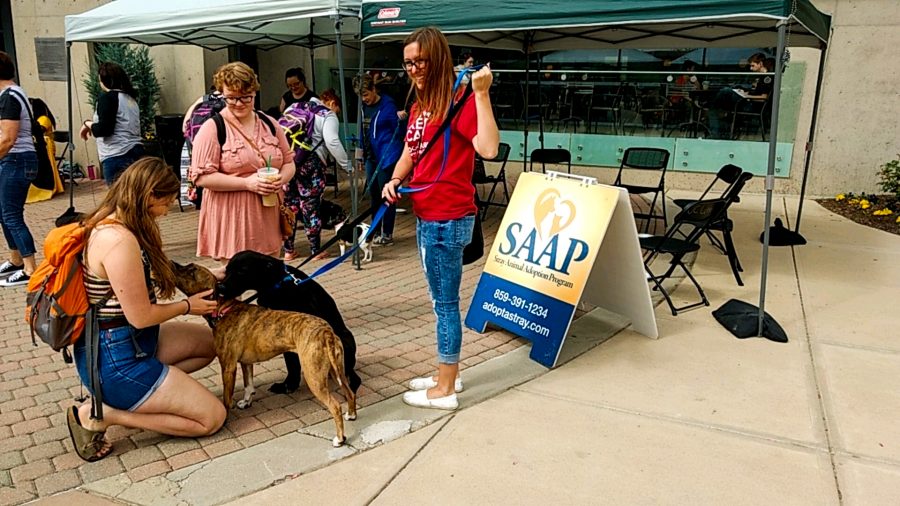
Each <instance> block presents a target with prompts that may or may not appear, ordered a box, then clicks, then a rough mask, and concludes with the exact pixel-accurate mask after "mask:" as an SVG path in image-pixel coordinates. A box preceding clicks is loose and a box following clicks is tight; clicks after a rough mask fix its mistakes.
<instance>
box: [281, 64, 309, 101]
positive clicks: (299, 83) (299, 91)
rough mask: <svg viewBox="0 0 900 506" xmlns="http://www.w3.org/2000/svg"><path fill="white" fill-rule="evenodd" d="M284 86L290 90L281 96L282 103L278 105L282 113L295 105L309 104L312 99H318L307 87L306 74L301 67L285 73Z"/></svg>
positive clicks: (290, 69)
mask: <svg viewBox="0 0 900 506" xmlns="http://www.w3.org/2000/svg"><path fill="white" fill-rule="evenodd" d="M284 84H286V85H287V87H288V90H287V91H286V92H284V95H282V96H281V103H280V104H279V105H278V110H279V111H280V112H284V110H285V109H287V108H288V106H290V105H291V104H293V103H296V102H309V101H310V99H313V98H315V97H316V94H315V93H313V91H312V90H311V89H309V88H307V87H306V74H304V73H303V69H301V68H300V67H294V68H289V69H287V72H285V73H284Z"/></svg>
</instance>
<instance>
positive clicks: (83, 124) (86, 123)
mask: <svg viewBox="0 0 900 506" xmlns="http://www.w3.org/2000/svg"><path fill="white" fill-rule="evenodd" d="M88 121H90V120H89V119H86V120H84V123H82V124H81V125H82V126H84V127H86V128H91V127H89V126H88Z"/></svg>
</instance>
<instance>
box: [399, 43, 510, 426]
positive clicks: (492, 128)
mask: <svg viewBox="0 0 900 506" xmlns="http://www.w3.org/2000/svg"><path fill="white" fill-rule="evenodd" d="M403 66H404V67H405V68H406V71H407V72H408V73H409V76H410V78H412V81H413V88H412V89H411V90H410V92H411V93H412V92H415V95H416V103H415V105H413V107H412V110H411V111H410V119H409V127H408V128H407V130H406V139H405V144H406V145H405V147H404V149H403V154H402V155H401V156H400V160H399V161H398V162H397V165H396V167H394V174H393V176H392V177H391V179H390V180H389V181H388V182H387V184H385V185H384V189H383V193H382V196H383V197H384V198H386V199H387V200H388V202H390V203H394V202H396V201H397V199H398V198H399V193H398V187H399V186H400V183H401V182H402V181H403V180H404V179H405V178H406V177H407V176H409V175H410V173H412V179H411V180H410V183H409V185H410V187H412V188H416V187H425V188H424V189H423V190H421V191H418V192H415V193H412V194H410V195H411V197H412V201H413V212H414V213H415V215H416V241H417V243H418V248H419V255H420V257H421V261H422V267H423V269H424V271H425V278H426V279H427V281H428V288H429V291H430V293H431V300H432V305H433V308H434V313H435V315H436V316H437V325H436V334H437V352H438V353H437V355H438V373H437V376H426V377H423V378H416V379H414V380H412V381H410V383H409V387H410V389H411V391H410V392H406V393H405V394H403V402H405V403H407V404H409V405H411V406H417V407H423V408H437V409H447V410H454V409H456V408H457V407H459V402H458V401H457V398H456V392H457V391H460V390H462V380H461V379H460V378H459V355H460V349H461V347H462V322H461V318H460V312H459V286H460V280H461V278H462V257H463V249H464V248H465V246H466V244H468V243H469V242H470V241H471V240H472V230H473V227H474V224H475V213H477V212H478V207H477V206H476V205H475V188H474V186H472V173H473V172H474V168H475V153H478V154H479V155H481V156H482V157H483V158H485V159H491V158H494V157H496V156H497V150H498V148H499V144H500V132H499V130H498V129H497V123H496V121H495V120H494V113H493V111H492V109H491V99H490V95H489V91H490V88H491V81H492V79H493V77H492V75H491V70H490V67H489V66H485V67H483V68H481V69H480V70H478V71H477V72H475V73H474V74H472V91H473V93H472V95H470V96H469V97H468V98H467V99H466V102H465V103H464V104H463V105H462V106H461V108H460V110H459V113H458V115H457V116H456V117H455V118H454V119H453V121H452V122H451V126H450V128H449V131H450V135H451V140H450V150H449V152H447V153H445V152H444V143H443V142H440V141H434V142H436V143H437V145H436V146H434V147H433V148H432V149H430V150H429V151H428V154H427V155H426V156H424V158H422V159H421V161H420V160H419V158H420V157H422V153H423V151H424V149H425V146H426V143H428V142H432V140H433V139H434V136H435V133H437V131H438V129H439V127H440V125H441V123H442V122H443V121H444V118H445V117H446V115H447V114H448V109H449V107H450V104H451V101H453V100H459V99H460V95H457V96H456V97H454V96H453V93H452V88H453V84H454V82H455V78H456V76H454V74H453V60H452V58H451V56H450V46H449V45H448V43H447V39H446V38H445V37H444V35H443V34H442V33H441V32H440V31H439V30H438V29H437V28H434V27H426V28H419V29H417V30H416V31H414V32H413V33H412V34H410V35H409V36H408V37H407V38H406V40H405V41H404V47H403ZM460 92H461V90H460ZM445 158H446V166H445V168H444V169H443V172H441V170H442V169H441V166H442V162H443V161H444V159H445ZM417 162H418V163H417ZM413 167H415V170H413ZM438 174H440V177H438ZM438 179H439V181H438V184H432V182H433V181H436V180H438Z"/></svg>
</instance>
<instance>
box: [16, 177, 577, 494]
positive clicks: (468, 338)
mask: <svg viewBox="0 0 900 506" xmlns="http://www.w3.org/2000/svg"><path fill="white" fill-rule="evenodd" d="M510 165H512V164H510ZM508 171H509V168H508ZM516 172H517V171H516V170H515V169H513V170H512V171H511V174H510V175H509V177H510V178H511V179H512V181H511V188H512V184H514V179H515V178H516V175H517V174H516ZM104 193H105V187H104V186H103V184H102V183H101V182H100V181H87V180H84V181H82V182H81V183H80V184H79V186H77V187H76V191H75V205H76V209H78V210H79V211H89V210H91V209H93V208H94V207H95V206H96V205H97V203H99V201H100V200H101V199H102V197H103V195H104ZM327 198H329V199H332V200H336V201H338V202H340V203H341V204H342V205H344V206H345V209H347V210H348V211H349V204H348V201H349V189H348V186H347V183H346V181H344V182H342V185H341V193H340V195H339V196H338V197H337V198H335V196H334V193H333V192H332V191H331V190H330V189H329V192H328V194H327ZM68 203H69V199H68V196H67V195H66V196H64V195H59V196H57V197H56V198H54V199H53V200H51V201H49V202H41V203H36V204H29V205H28V206H26V221H27V222H28V224H29V226H30V227H31V230H32V233H33V234H34V236H35V238H36V240H38V241H39V240H40V239H41V238H43V237H44V236H45V235H46V234H47V232H48V230H49V229H50V227H51V226H52V223H53V220H54V218H55V217H56V216H58V215H59V214H61V213H62V212H63V211H64V210H65V209H66V208H67V207H68ZM407 205H408V203H407ZM197 216H198V214H197V211H195V210H193V209H191V208H186V209H185V211H184V212H183V213H182V212H179V211H178V208H177V206H176V207H174V208H173V209H172V211H171V212H170V213H169V215H168V216H165V217H163V218H162V219H161V222H160V223H161V227H162V230H163V239H164V241H165V244H166V251H167V254H168V255H169V256H170V258H172V259H173V260H176V261H179V262H190V261H197V262H198V263H202V264H204V265H208V266H211V265H214V263H213V262H211V261H210V260H208V259H197V258H196V257H195V255H194V253H195V244H196V226H197ZM500 217H501V213H500V212H499V211H497V210H496V209H495V210H492V211H491V212H490V213H489V215H488V218H487V220H486V221H485V223H484V233H485V242H486V244H488V245H490V244H491V243H492V242H493V238H494V235H495V233H496V228H497V226H498V224H499V220H500ZM397 218H398V219H397V229H396V231H395V234H394V237H395V244H394V245H393V246H389V247H377V248H375V250H374V252H375V259H374V262H372V263H371V264H365V265H364V266H363V268H362V269H361V270H357V269H356V268H355V267H354V266H352V265H351V264H350V263H349V262H347V263H345V264H343V265H341V266H339V267H338V268H337V269H335V270H333V271H331V272H329V273H328V274H327V275H325V276H323V277H321V278H319V282H320V283H321V284H322V285H323V286H324V287H325V288H326V289H327V290H328V291H329V292H330V293H331V294H332V296H333V297H334V298H335V300H336V301H337V302H338V305H339V307H340V309H341V312H342V313H343V315H344V318H345V320H346V321H347V325H348V326H349V327H350V328H351V329H352V330H353V332H354V335H355V336H356V340H357V344H358V348H357V357H358V358H357V364H358V372H359V374H360V376H361V377H362V378H363V386H362V387H361V389H360V391H359V398H358V403H359V405H360V406H367V405H370V404H373V403H376V402H378V401H380V400H382V399H386V398H388V397H392V396H395V395H398V394H400V393H402V392H404V391H405V390H406V387H405V382H406V381H407V380H409V379H410V378H413V377H416V376H422V375H425V374H429V373H432V372H433V371H434V367H435V363H436V360H435V344H434V337H433V335H434V331H433V328H434V316H433V313H432V311H431V305H430V304H429V302H428V292H427V287H426V284H425V280H424V276H423V275H422V273H421V270H420V267H419V263H418V259H417V256H416V249H415V232H414V226H415V224H414V218H413V217H412V215H411V214H410V213H406V214H398V217H397ZM324 237H325V238H327V237H329V235H328V234H327V233H326V235H325V236H324ZM297 245H298V249H299V251H300V252H308V245H307V242H306V239H305V236H303V235H302V233H300V234H299V236H298V240H297ZM38 249H40V246H39V248H38ZM335 250H336V248H335ZM335 252H336V251H335ZM41 256H42V255H41V254H40V253H39V257H41ZM483 260H484V259H482V261H481V262H478V263H476V264H474V265H471V266H468V267H466V268H465V270H464V273H463V280H462V285H463V288H462V294H461V300H462V305H463V307H462V309H463V313H464V314H465V311H466V310H467V308H468V304H469V301H470V300H471V297H472V293H473V291H474V289H475V285H476V284H477V282H478V278H479V276H480V274H481V269H482V265H483ZM296 263H297V262H294V264H295V265H296ZM321 263H322V262H313V263H311V264H310V265H311V266H312V267H313V268H315V267H317V266H318V265H321ZM307 272H310V269H307ZM24 293H25V289H24V287H20V288H6V289H2V291H0V303H2V306H0V505H2V504H19V503H23V502H26V501H28V500H31V499H34V498H35V497H40V496H47V495H52V494H54V493H57V492H60V491H63V490H68V489H72V488H75V487H78V486H79V485H81V484H83V483H89V482H92V481H96V480H99V479H102V478H106V477H109V476H112V475H116V474H119V473H123V472H127V473H128V476H129V478H130V479H131V480H132V481H135V482H136V481H139V480H143V479H147V478H150V477H153V476H158V475H161V474H164V473H167V472H169V471H172V470H174V469H179V468H182V467H186V466H189V465H191V464H195V463H198V462H202V461H205V460H209V459H212V458H215V457H218V456H221V455H225V454H228V453H231V452H234V451H237V450H240V449H242V448H246V447H249V446H253V445H256V444H259V443H262V442H264V441H268V440H270V439H273V438H275V437H277V436H281V435H283V434H286V433H288V432H291V431H295V430H297V429H299V428H301V427H305V426H307V425H310V424H315V423H318V422H321V421H323V420H326V419H327V418H328V417H329V416H330V415H329V414H328V413H327V411H326V410H325V409H324V408H323V407H322V406H321V405H320V404H319V403H318V402H317V401H316V400H315V399H313V397H312V395H311V394H310V393H309V391H308V390H307V389H306V388H305V387H301V389H300V390H299V391H298V392H296V393H294V394H291V395H271V394H269V393H268V392H267V391H266V387H267V385H268V384H270V383H272V382H273V381H278V380H281V379H282V377H283V374H284V372H283V371H284V366H283V362H282V360H281V359H280V358H278V359H273V360H271V361H269V362H266V363H263V364H260V365H258V366H257V367H256V378H257V380H256V383H257V386H258V388H259V387H261V388H259V389H258V390H257V397H256V401H255V402H254V404H253V406H252V407H251V408H250V409H247V410H242V411H240V410H232V411H231V412H230V413H229V415H228V419H227V421H226V424H225V426H224V427H223V428H222V430H221V431H219V432H218V433H217V434H215V435H213V436H210V437H205V438H196V439H195V438H170V437H168V436H162V435H159V434H157V433H154V432H149V431H143V430H136V429H125V428H122V427H113V428H111V429H110V430H109V431H108V433H107V436H108V438H109V439H110V441H112V442H113V443H114V447H115V451H114V452H113V454H112V455H110V456H109V457H107V458H105V459H103V460H101V461H99V462H96V463H92V464H87V463H84V462H83V461H81V460H80V459H79V458H78V457H77V456H76V455H75V453H74V452H73V451H72V445H71V441H70V438H69V436H68V431H67V428H66V422H65V416H64V410H65V409H66V408H67V407H68V406H71V405H73V403H74V400H73V399H74V398H75V397H76V396H78V395H80V393H81V387H80V383H79V380H78V377H77V374H76V373H75V369H74V367H72V366H69V365H67V364H65V363H63V361H62V359H61V357H60V356H59V355H58V354H56V353H53V352H52V351H51V350H50V349H49V348H48V347H46V346H43V345H41V346H39V347H33V346H32V344H31V338H30V335H29V333H28V328H27V326H26V325H25V324H24V322H23V308H24ZM590 309H591V308H590V307H582V308H580V309H579V311H578V313H577V315H576V316H580V315H581V314H583V311H585V310H590ZM193 321H197V322H200V321H201V320H199V319H194V320H193ZM464 331H465V335H464V336H463V350H462V367H463V368H465V367H469V366H473V365H475V364H478V363H481V362H483V361H485V360H488V359H491V358H493V357H496V356H499V355H501V354H503V353H506V352H509V351H511V350H513V349H516V348H518V347H519V346H522V345H525V344H527V342H526V341H524V340H522V339H518V338H515V337H514V336H512V335H510V334H508V333H506V332H503V331H489V332H487V333H486V334H483V335H481V334H477V333H474V332H472V331H471V330H468V329H464ZM194 377H196V378H197V379H198V380H199V381H201V382H202V383H203V384H204V385H206V386H207V387H208V388H210V390H212V391H213V392H215V393H216V394H218V395H221V392H222V385H221V379H220V374H219V367H218V364H217V363H216V362H213V364H211V365H210V366H209V367H207V368H205V369H203V370H201V371H198V372H197V373H195V374H194ZM239 384H240V382H239ZM239 388H240V387H239ZM238 393H239V392H238Z"/></svg>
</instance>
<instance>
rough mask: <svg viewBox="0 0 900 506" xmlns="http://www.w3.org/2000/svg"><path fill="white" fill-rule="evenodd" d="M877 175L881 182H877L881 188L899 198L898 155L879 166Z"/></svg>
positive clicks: (899, 168) (899, 164)
mask: <svg viewBox="0 0 900 506" xmlns="http://www.w3.org/2000/svg"><path fill="white" fill-rule="evenodd" d="M880 169H881V170H879V171H878V176H879V178H881V182H880V183H878V185H879V186H881V189H882V190H883V191H885V192H887V193H891V194H893V195H894V196H895V197H897V198H898V199H900V155H897V159H896V160H891V161H889V162H887V163H885V164H884V165H882V166H881V168H880Z"/></svg>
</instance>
